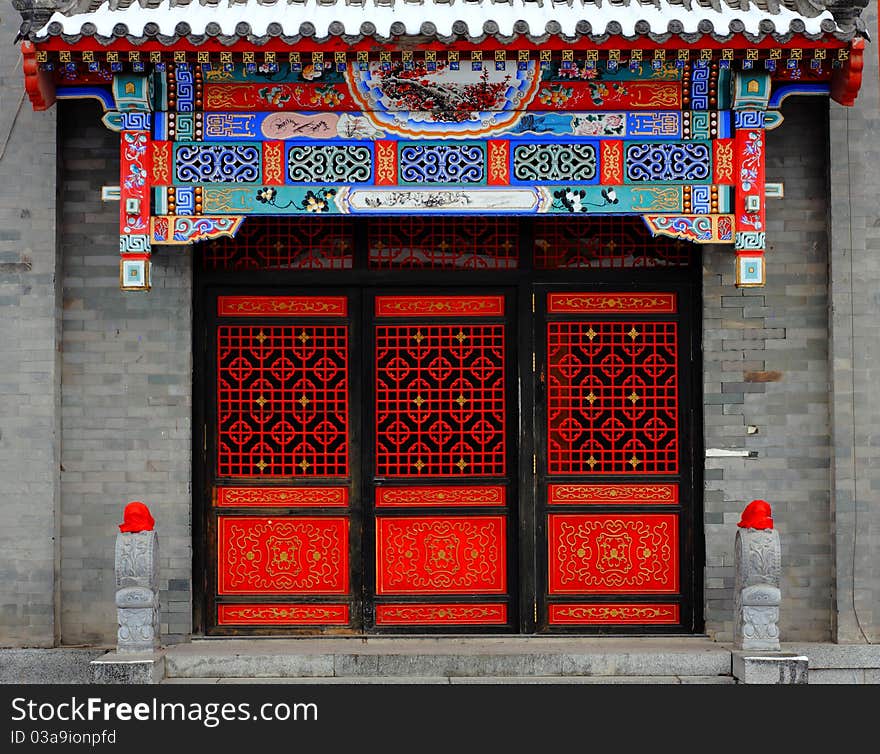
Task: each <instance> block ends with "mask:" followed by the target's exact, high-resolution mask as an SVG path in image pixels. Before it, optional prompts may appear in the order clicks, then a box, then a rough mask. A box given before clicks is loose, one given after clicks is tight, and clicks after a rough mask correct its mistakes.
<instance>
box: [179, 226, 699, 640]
mask: <svg viewBox="0 0 880 754" xmlns="http://www.w3.org/2000/svg"><path fill="white" fill-rule="evenodd" d="M521 241H522V247H523V249H530V246H529V243H530V239H529V238H526V237H525V236H524V237H523V238H522V239H521ZM194 256H195V259H194V264H193V267H194V270H193V287H192V291H193V300H192V308H193V343H192V357H193V401H192V404H193V405H192V428H193V431H192V464H193V469H192V471H193V476H192V493H193V508H192V519H191V520H192V536H193V561H192V562H193V571H192V584H193V586H192V591H193V594H192V600H193V635H195V636H209V635H215V634H217V635H219V634H218V632H216V631H211V630H209V628H210V626H211V621H210V620H209V613H208V610H209V604H208V603H209V592H210V591H211V590H213V588H214V586H213V584H211V583H210V581H209V578H208V574H209V569H210V564H209V563H208V560H209V558H208V555H209V551H210V547H209V542H208V539H207V537H208V535H209V532H208V527H207V524H208V516H209V513H210V503H211V501H210V490H209V485H208V474H207V470H208V466H207V465H206V464H207V463H208V462H209V460H210V459H209V457H208V455H207V445H208V443H207V442H206V440H207V432H208V427H209V425H208V423H207V422H208V421H209V419H210V415H211V413H210V412H211V400H212V396H213V392H212V391H213V386H212V381H211V375H210V374H209V373H208V370H207V369H206V366H207V363H208V362H206V355H207V354H206V350H205V349H206V347H207V346H208V344H209V343H210V342H211V339H210V338H209V335H210V333H209V330H210V326H211V322H212V319H213V317H212V313H211V311H209V308H208V306H207V305H206V304H207V301H208V300H209V298H210V296H211V295H212V292H216V291H217V290H218V289H221V288H222V289H223V290H226V291H228V292H230V293H234V294H235V295H242V294H245V293H249V292H254V293H255V292H257V291H259V293H260V294H261V295H269V294H270V293H272V292H275V293H280V292H282V291H285V290H288V289H301V290H308V291H309V292H310V293H311V294H313V295H314V294H315V293H323V292H330V291H339V290H348V291H357V292H363V293H364V294H365V295H363V296H362V297H361V298H362V301H363V300H366V298H368V296H367V295H366V293H367V292H368V291H372V290H379V289H383V288H393V289H398V288H415V289H418V288H419V287H420V286H421V287H430V288H432V289H440V288H448V289H455V290H457V291H467V290H469V289H470V290H473V291H476V290H482V289H484V288H495V289H498V288H504V289H511V290H515V291H516V296H515V297H516V301H517V311H516V313H515V314H513V315H512V317H511V321H512V322H515V327H516V336H515V347H516V353H515V354H513V355H514V357H515V358H516V363H517V366H516V378H517V381H518V384H517V385H516V390H515V391H513V393H514V395H515V397H516V401H517V403H516V405H515V406H514V407H513V409H512V410H513V411H514V412H515V416H516V419H517V427H516V431H517V432H518V436H519V437H520V440H521V441H520V443H519V447H518V448H516V449H514V448H512V449H511V452H517V454H518V455H517V459H516V460H517V464H516V465H517V478H516V479H515V480H513V479H512V480H511V483H512V484H513V483H516V484H518V486H519V490H518V521H517V522H516V523H517V526H518V533H517V536H516V540H517V541H518V542H519V543H520V546H519V548H518V550H519V552H518V557H517V568H516V572H517V577H518V600H517V601H518V604H519V616H518V624H517V623H516V622H515V628H516V630H517V631H518V633H520V634H534V633H537V632H538V631H539V618H540V616H539V609H538V608H539V604H538V603H539V601H540V600H539V599H538V596H539V595H538V594H537V588H538V587H539V584H540V583H541V579H540V578H539V574H538V572H537V568H538V559H537V549H538V547H539V546H540V545H539V544H538V542H537V535H538V531H537V518H536V516H537V510H536V495H537V481H536V479H537V478H536V476H535V475H534V474H533V472H532V469H533V463H534V462H535V453H536V447H535V442H534V439H533V438H534V434H535V433H534V431H533V430H532V428H533V427H537V426H539V425H538V424H537V420H538V417H537V416H536V404H535V379H534V373H533V370H532V358H531V357H532V354H533V353H535V349H536V348H537V347H538V342H537V340H536V335H537V332H536V328H537V327H538V326H539V323H538V321H537V314H536V312H535V311H533V310H534V309H535V308H536V305H535V302H536V298H535V297H534V296H536V295H537V289H538V288H539V287H540V286H548V285H557V286H563V285H565V286H572V285H574V286H577V287H579V288H583V289H587V288H589V289H595V288H600V289H601V288H604V289H606V290H611V289H614V290H632V291H635V290H638V291H650V290H661V289H669V288H670V286H675V287H676V288H677V289H679V290H680V291H681V297H680V298H681V300H682V301H687V302H688V306H689V308H690V311H689V317H690V318H691V319H690V322H691V326H690V329H691V338H690V354H689V355H690V357H691V365H690V385H691V395H692V397H691V399H690V400H688V401H687V407H688V414H689V416H690V417H691V421H690V423H689V424H690V426H691V428H692V431H693V434H692V436H691V443H690V446H691V452H690V453H689V456H690V458H689V462H690V466H691V469H692V479H693V489H694V497H693V506H692V509H691V518H690V527H691V532H690V537H689V541H688V548H689V549H688V551H687V552H686V553H683V556H686V557H687V562H688V563H689V569H690V584H689V587H690V593H691V594H692V595H693V610H692V623H691V625H690V626H687V627H685V628H678V629H676V630H675V631H674V632H670V631H668V630H664V627H657V629H654V630H652V631H651V633H688V634H693V633H700V632H701V631H702V630H703V619H702V610H701V606H702V601H703V593H702V585H703V574H702V567H703V564H702V558H703V552H704V547H703V527H702V519H703V515H702V513H703V505H702V488H703V436H702V426H703V422H702V411H703V401H702V392H703V391H702V353H701V332H702V328H701V323H702V268H701V265H700V264H699V258H698V257H697V259H695V260H694V262H692V263H691V264H690V265H688V266H681V267H669V268H662V267H657V268H654V267H652V268H646V269H638V268H626V269H596V268H576V269H562V270H546V271H544V270H542V271H536V270H532V269H531V266H530V264H528V261H529V260H530V254H526V253H521V254H520V262H521V264H520V267H519V268H518V269H514V270H502V271H498V270H495V271H488V272H484V271H480V270H461V271H459V270H391V271H389V270H381V271H372V270H365V269H358V268H355V269H352V270H303V269H294V270H281V271H278V270H272V271H266V270H258V271H252V272H251V271H249V272H247V273H241V272H232V273H230V272H216V271H205V270H202V269H200V265H199V264H198V257H197V255H194ZM529 302H531V306H530V305H529ZM356 351H357V352H356ZM362 351H363V342H361V343H360V346H359V347H358V348H357V349H355V339H354V338H353V340H352V353H351V363H352V364H354V362H355V361H357V362H360V360H361V359H362ZM535 358H537V356H536V357H535ZM680 363H681V364H682V368H683V369H684V368H685V361H684V354H682V355H681V357H680ZM683 398H686V396H683ZM362 423H363V422H362V421H361V424H360V425H359V426H361V425H362ZM358 431H360V432H362V430H358ZM352 447H354V443H352ZM352 470H353V471H354V469H353V466H352ZM361 482H363V480H361ZM512 523H513V520H511V524H512ZM526 543H528V545H527V546H526ZM685 573H687V570H686V571H685ZM682 587H683V588H684V585H682ZM386 632H387V633H391V632H390V631H387V630H383V633H386ZM443 632H444V630H441V629H439V628H438V629H433V628H432V629H431V630H430V633H431V634H434V633H437V634H441V633H443ZM457 632H458V633H461V631H460V630H459V631H457ZM221 633H222V634H224V635H236V634H238V635H241V634H243V635H247V636H260V635H279V634H284V635H301V634H308V635H319V634H327V635H339V634H340V633H343V634H355V635H360V634H361V633H362V632H358V631H355V630H354V629H350V630H343V631H340V630H339V629H328V630H323V629H322V630H320V631H315V630H314V629H312V628H305V629H299V628H296V629H288V628H285V629H284V630H282V631H279V630H276V629H249V630H248V631H246V632H242V631H223V632H221ZM422 633H427V632H425V631H422ZM552 633H576V634H578V635H590V634H597V633H631V632H627V631H623V630H622V629H615V630H614V631H612V632H606V631H603V630H593V629H591V630H584V629H582V628H579V629H576V630H573V631H572V630H561V629H558V628H557V629H554V630H553V631H552ZM638 633H645V632H644V631H640V632H638Z"/></svg>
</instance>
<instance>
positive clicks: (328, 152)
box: [284, 141, 375, 186]
mask: <svg viewBox="0 0 880 754" xmlns="http://www.w3.org/2000/svg"><path fill="white" fill-rule="evenodd" d="M374 149H375V148H374V145H373V143H372V142H368V141H361V142H343V141H336V142H333V143H331V144H326V143H316V142H315V141H290V142H285V145H284V154H285V156H286V157H285V160H286V161H285V165H284V175H285V179H284V180H285V183H289V184H293V185H301V184H315V185H320V186H332V185H342V184H354V185H356V184H362V183H372V182H373V170H374V164H375V155H374Z"/></svg>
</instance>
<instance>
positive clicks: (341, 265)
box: [196, 217, 354, 272]
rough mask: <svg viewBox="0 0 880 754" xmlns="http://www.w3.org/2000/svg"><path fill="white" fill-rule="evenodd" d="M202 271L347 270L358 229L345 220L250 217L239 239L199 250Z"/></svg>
mask: <svg viewBox="0 0 880 754" xmlns="http://www.w3.org/2000/svg"><path fill="white" fill-rule="evenodd" d="M196 249H197V250H198V251H199V253H201V258H202V268H203V269H204V270H210V271H222V272H236V271H239V270H306V269H311V270H348V269H351V267H352V264H353V259H354V225H353V223H352V222H351V220H349V219H348V218H342V217H277V218H276V217H248V218H247V219H246V220H245V222H244V223H242V225H241V228H240V229H239V231H238V233H237V234H236V236H235V238H218V239H215V240H213V241H206V242H204V243H201V244H197V245H196Z"/></svg>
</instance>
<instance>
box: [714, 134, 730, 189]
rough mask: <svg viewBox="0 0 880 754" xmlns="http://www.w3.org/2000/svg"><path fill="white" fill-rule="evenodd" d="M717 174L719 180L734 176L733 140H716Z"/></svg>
mask: <svg viewBox="0 0 880 754" xmlns="http://www.w3.org/2000/svg"><path fill="white" fill-rule="evenodd" d="M715 175H716V178H717V179H718V180H719V181H724V180H730V179H732V178H733V144H732V143H731V142H729V141H728V142H724V141H716V142H715Z"/></svg>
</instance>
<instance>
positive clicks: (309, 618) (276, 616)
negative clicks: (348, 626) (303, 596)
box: [219, 605, 348, 625]
mask: <svg viewBox="0 0 880 754" xmlns="http://www.w3.org/2000/svg"><path fill="white" fill-rule="evenodd" d="M346 613H347V610H346V606H345V605H329V606H327V607H324V606H320V605H285V606H283V607H282V606H276V605H265V606H252V605H242V606H241V607H238V606H232V605H223V606H221V611H220V620H219V623H220V624H221V625H222V624H224V623H225V624H230V623H250V624H254V623H288V624H297V623H310V624H314V623H334V624H339V623H347V622H348V619H347V617H346Z"/></svg>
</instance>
